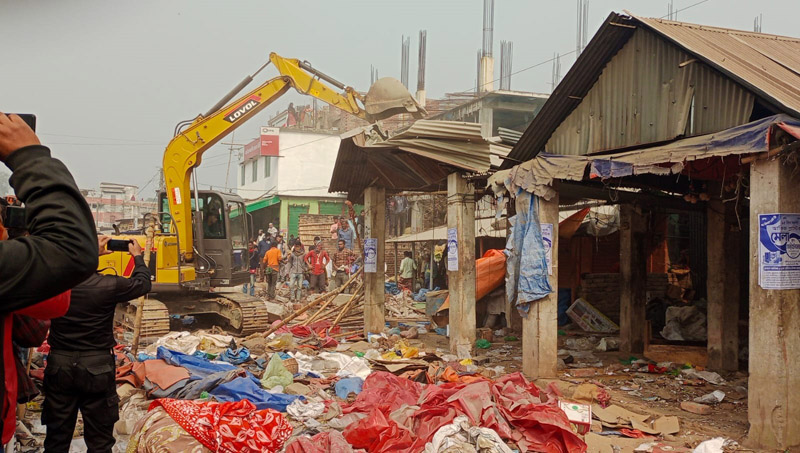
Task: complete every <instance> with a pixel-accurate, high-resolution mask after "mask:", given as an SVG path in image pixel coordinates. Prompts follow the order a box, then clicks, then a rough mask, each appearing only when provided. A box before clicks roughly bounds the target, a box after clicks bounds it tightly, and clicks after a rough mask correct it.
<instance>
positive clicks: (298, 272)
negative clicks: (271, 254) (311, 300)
mask: <svg viewBox="0 0 800 453" xmlns="http://www.w3.org/2000/svg"><path fill="white" fill-rule="evenodd" d="M303 255H304V254H303V250H302V249H301V248H300V244H298V243H295V244H294V245H293V246H292V253H291V254H290V255H289V259H288V263H287V265H286V267H287V268H288V271H289V291H290V292H289V294H290V297H291V299H292V300H293V301H295V302H296V301H298V300H300V298H301V296H302V295H303V275H304V274H305V273H306V269H307V268H308V265H307V264H306V260H305V256H303Z"/></svg>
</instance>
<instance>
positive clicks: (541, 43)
mask: <svg viewBox="0 0 800 453" xmlns="http://www.w3.org/2000/svg"><path fill="white" fill-rule="evenodd" d="M698 1H700V0H674V5H675V8H676V9H681V8H685V7H687V6H689V5H692V4H693V3H697V2H698ZM589 3H590V6H589V30H590V32H589V39H591V36H592V35H593V34H594V32H595V31H596V30H597V28H598V27H599V26H600V24H601V23H602V22H603V21H604V20H605V18H606V17H607V16H608V14H609V13H610V12H611V11H616V12H623V9H627V10H629V11H631V12H632V13H634V14H638V15H643V16H648V17H662V16H665V15H666V13H667V3H668V1H667V0H656V1H651V0H628V1H616V0H589ZM482 5H483V2H482V1H481V0H462V1H454V0H449V1H444V0H441V1H436V0H402V1H388V0H351V1H345V0H316V1H308V0H306V1H302V0H295V1H280V2H279V1H271V0H259V1H257V0H237V1H219V0H218V1H200V0H177V1H163V0H162V1H155V0H136V1H111V0H77V1H76V0H50V1H40V0H28V1H23V0H20V1H16V0H15V1H11V0H0V30H2V31H3V41H2V44H0V61H2V64H0V111H4V112H20V113H35V114H36V115H37V116H38V128H37V132H38V133H39V134H40V138H41V139H42V142H43V143H44V144H46V145H48V146H50V147H51V149H52V151H53V154H54V155H55V156H56V157H58V158H60V159H62V160H64V162H65V163H66V164H67V166H68V167H69V168H70V170H72V172H73V174H74V175H75V177H76V179H77V181H78V185H79V186H80V187H81V188H93V187H97V186H98V184H99V183H100V182H101V181H108V182H117V183H124V184H135V185H138V186H139V187H140V188H141V189H142V193H141V195H142V196H147V197H149V196H152V195H153V193H154V192H153V190H154V187H155V185H154V184H152V183H151V184H150V185H149V186H148V187H144V186H145V185H146V184H147V183H148V182H151V181H153V179H154V175H155V174H156V172H157V170H158V168H159V167H160V166H161V156H162V153H163V150H164V147H165V146H166V144H167V143H168V142H169V140H170V138H171V136H172V131H173V129H174V127H175V124H176V123H178V122H179V121H181V120H185V119H190V118H193V117H194V116H196V115H197V114H198V113H200V112H205V111H206V110H207V109H208V108H209V107H211V106H212V105H213V104H214V103H215V102H216V101H217V100H218V99H219V98H220V97H222V96H223V95H224V94H225V93H226V92H227V91H228V90H229V89H230V88H232V87H233V86H234V85H235V84H236V83H238V82H239V81H240V80H241V79H242V78H243V77H244V76H245V75H247V74H250V73H252V72H253V71H255V70H256V69H257V68H258V67H259V66H261V65H262V64H263V63H264V62H265V61H267V59H268V55H269V52H271V51H275V52H278V53H279V54H281V55H283V56H286V57H293V58H299V59H301V60H309V61H310V62H311V63H312V64H313V65H314V66H315V67H317V68H318V69H320V70H322V71H324V72H326V73H328V74H330V75H332V76H334V77H336V78H338V79H339V80H341V81H343V82H344V83H345V84H348V85H352V86H353V87H355V88H356V89H358V90H363V91H366V90H367V88H368V85H369V81H370V65H374V66H376V67H377V68H378V70H379V74H380V76H382V77H383V76H393V77H396V78H398V79H399V78H400V74H399V73H400V41H401V36H402V35H403V34H405V35H406V36H411V58H410V60H411V68H410V71H409V74H410V75H409V79H410V88H411V91H412V92H413V91H414V90H415V89H416V74H417V68H416V66H417V63H416V62H417V46H418V42H417V37H418V32H419V30H421V29H427V31H428V38H427V76H426V87H427V95H428V98H438V97H441V96H442V95H443V94H444V93H446V92H457V91H465V90H470V89H472V88H473V87H474V85H475V78H476V74H475V72H476V62H475V58H476V51H477V49H479V48H480V46H481V30H482V9H483V7H482ZM575 9H576V5H575V1H570V0H568V1H563V2H553V1H548V2H544V1H534V0H497V1H496V2H495V24H494V28H495V32H494V53H495V58H496V63H495V71H496V73H495V77H496V78H497V77H499V67H500V64H499V54H500V41H501V40H510V41H513V43H514V62H513V64H514V66H513V70H514V71H515V72H516V71H520V70H522V69H525V68H527V67H530V66H533V65H536V64H538V63H542V64H541V65H540V66H538V67H536V68H533V69H530V70H526V71H524V72H521V73H519V74H516V75H514V76H513V78H512V84H511V87H512V89H514V90H521V91H535V92H540V93H549V92H550V90H551V87H550V78H551V68H552V64H551V63H549V62H546V61H547V60H549V59H551V58H552V56H553V54H554V53H555V52H559V53H562V54H566V53H568V52H572V51H574V49H575V28H576V25H575V23H576V13H575ZM799 12H800V2H798V1H797V0H774V1H770V2H758V1H745V0H708V1H706V2H705V3H702V4H700V5H697V6H694V7H691V8H689V9H687V10H685V11H680V12H679V13H678V20H682V21H686V22H694V23H701V24H707V25H714V26H722V27H729V28H738V29H743V30H752V29H753V19H754V17H755V16H757V15H758V14H763V32H765V33H774V34H780V35H788V36H792V35H794V36H797V35H798V32H797V31H796V17H797V14H798V13H799ZM573 61H574V55H569V56H566V57H564V58H562V71H561V73H562V75H563V74H566V72H567V70H568V69H569V66H570V65H571V64H572V62H573ZM275 75H276V71H275V70H274V68H267V69H266V70H265V71H264V72H262V73H261V74H260V76H259V77H258V78H257V80H256V83H260V82H263V81H264V80H266V79H267V78H269V77H273V76H275ZM255 86H256V84H255V83H254V84H252V85H251V86H250V87H249V88H250V89H252V88H255ZM289 102H295V103H307V102H310V98H304V97H303V96H300V95H298V94H296V93H293V94H287V95H286V96H285V97H284V98H283V99H281V100H279V101H277V102H276V103H274V104H273V105H271V106H269V107H267V108H266V109H265V110H264V111H263V112H261V113H260V114H259V115H258V116H257V117H256V118H254V119H252V120H250V122H248V123H247V124H246V125H244V126H242V127H240V128H239V129H238V130H237V131H236V133H235V136H234V137H233V140H234V141H235V142H236V143H246V142H249V141H250V140H252V139H253V138H255V137H256V135H257V133H258V126H259V125H263V124H265V123H266V121H267V119H268V118H269V117H270V116H272V115H274V114H275V113H276V112H277V111H280V110H283V109H285V108H286V106H287V105H288V103H289ZM231 140H232V137H231V136H228V137H227V138H226V139H224V140H223V141H224V142H230V141H231ZM227 163H228V149H227V147H225V146H221V145H216V146H215V147H214V148H212V149H210V150H209V151H207V152H206V154H205V157H204V162H203V165H202V166H201V167H200V170H199V175H200V178H199V179H200V183H201V187H207V186H208V185H209V184H211V185H214V186H217V187H219V186H223V185H224V184H225V180H226V175H225V170H226V167H227ZM236 164H237V160H236V157H234V161H233V163H232V164H231V169H232V171H231V174H230V179H229V181H228V185H229V186H232V187H235V185H236V184H235V183H236V175H237V174H238V173H237V172H236V169H237V165H236ZM324 183H325V184H327V183H328V181H324Z"/></svg>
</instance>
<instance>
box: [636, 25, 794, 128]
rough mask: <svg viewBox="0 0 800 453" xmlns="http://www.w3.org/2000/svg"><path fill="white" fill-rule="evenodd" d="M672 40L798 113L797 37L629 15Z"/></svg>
mask: <svg viewBox="0 0 800 453" xmlns="http://www.w3.org/2000/svg"><path fill="white" fill-rule="evenodd" d="M631 17H633V18H634V19H636V20H638V21H639V22H641V23H643V24H645V25H646V26H648V27H649V28H650V29H652V30H654V31H656V32H657V33H659V34H661V35H662V36H664V37H665V38H667V39H669V40H670V41H672V42H673V43H675V44H677V45H678V46H680V47H683V48H684V49H686V51H688V52H690V53H693V54H695V55H697V56H698V57H699V58H700V59H701V60H703V61H704V62H706V63H708V64H710V65H711V66H713V67H715V68H716V69H718V70H720V71H721V72H722V73H724V74H726V75H728V76H730V77H731V78H732V79H734V80H736V81H737V82H739V83H741V84H742V85H744V86H745V87H747V88H749V89H751V90H752V91H753V92H754V93H756V94H759V95H761V96H763V97H765V98H766V99H767V100H768V101H772V103H774V104H775V105H776V107H779V108H780V109H781V110H783V111H784V112H786V113H789V114H793V115H794V116H800V89H798V86H800V39H798V38H791V37H786V36H777V35H768V34H766V33H754V32H747V31H740V30H731V29H728V28H717V27H708V26H704V25H695V24H688V23H684V22H674V21H668V20H663V19H651V18H647V17H639V16H634V15H631Z"/></svg>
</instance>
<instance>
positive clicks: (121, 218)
mask: <svg viewBox="0 0 800 453" xmlns="http://www.w3.org/2000/svg"><path fill="white" fill-rule="evenodd" d="M138 189H139V187H138V186H131V185H127V184H116V183H111V182H101V183H100V187H99V188H98V189H82V190H81V193H82V194H83V196H84V198H85V199H86V202H87V203H89V208H90V209H91V210H92V216H93V217H94V223H95V225H96V226H97V230H98V231H102V232H107V231H111V230H112V229H113V225H117V226H118V227H119V228H120V230H122V231H125V230H129V229H134V228H138V227H139V223H140V222H141V219H142V216H143V215H144V214H145V213H147V212H152V211H153V210H155V206H156V203H155V201H154V200H142V199H137V198H136V196H137V193H138Z"/></svg>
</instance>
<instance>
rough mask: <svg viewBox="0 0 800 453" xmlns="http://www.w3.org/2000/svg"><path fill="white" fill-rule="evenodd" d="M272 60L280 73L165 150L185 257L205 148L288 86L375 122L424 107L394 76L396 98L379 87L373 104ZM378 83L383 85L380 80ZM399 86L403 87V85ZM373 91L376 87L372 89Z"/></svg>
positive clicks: (290, 62)
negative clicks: (196, 170)
mask: <svg viewBox="0 0 800 453" xmlns="http://www.w3.org/2000/svg"><path fill="white" fill-rule="evenodd" d="M269 60H270V62H271V63H272V64H273V65H274V66H275V67H276V68H277V69H278V71H279V72H280V74H281V75H280V76H278V77H275V78H273V79H270V80H268V81H266V82H264V83H263V84H262V85H260V86H259V87H257V88H256V89H254V90H251V91H250V92H248V93H247V94H245V95H243V96H241V97H239V98H238V99H236V100H235V101H233V102H230V103H227V105H225V106H222V107H221V108H218V109H216V110H215V111H213V112H210V113H209V114H207V115H198V117H197V118H196V119H195V120H194V121H193V122H192V123H191V125H190V126H189V127H187V128H186V129H184V130H181V131H180V132H179V133H178V134H177V135H176V136H175V137H174V138H173V139H172V140H171V141H170V143H169V144H168V145H167V148H166V150H165V151H164V162H163V166H164V178H165V182H166V189H167V200H168V203H169V208H170V213H171V214H172V218H173V219H174V228H175V231H176V232H177V236H178V247H179V250H180V254H182V256H183V258H184V261H186V262H188V261H192V259H193V257H194V253H195V251H194V246H193V244H194V232H193V230H192V212H191V198H192V192H191V191H192V187H191V186H190V183H191V176H192V170H193V169H194V168H196V167H198V166H199V165H200V164H201V162H202V158H203V152H205V151H206V150H207V149H208V148H210V147H211V146H213V145H214V144H215V143H217V142H219V141H220V140H221V139H222V138H224V137H225V136H226V135H228V134H230V133H231V132H233V131H234V130H235V129H236V128H237V127H239V126H241V125H242V124H244V123H245V122H246V121H247V120H249V119H250V118H252V117H253V116H255V115H256V114H257V113H258V112H260V111H261V110H263V109H264V108H266V107H267V106H268V105H270V104H272V103H273V102H274V101H275V100H276V99H278V98H279V97H281V96H282V95H283V94H284V93H286V92H287V91H288V90H289V88H294V89H295V90H297V91H298V92H300V93H303V94H307V95H309V96H314V97H315V98H317V99H320V100H322V101H325V102H327V103H328V104H330V105H332V106H334V107H336V108H338V109H341V110H343V111H345V112H347V113H350V114H352V115H355V116H357V117H359V118H361V119H364V120H366V121H370V122H372V121H375V120H379V119H383V118H387V117H388V116H392V115H395V114H397V113H400V112H399V111H398V109H397V107H398V106H400V107H401V109H404V111H405V112H408V113H411V114H413V115H415V116H417V117H420V116H421V115H422V114H424V112H425V111H424V109H423V108H422V107H420V106H419V105H417V104H416V101H415V100H414V99H413V98H412V97H411V95H410V94H408V93H407V91H405V90H404V89H403V90H397V89H396V86H397V84H399V82H397V83H395V82H396V80H394V79H388V78H387V79H386V82H388V84H387V85H386V86H388V87H391V88H390V89H389V90H388V92H390V95H389V96H388V97H389V98H391V99H390V100H389V102H387V101H386V98H387V95H386V93H387V90H386V89H384V90H377V91H376V93H378V92H380V93H381V95H380V97H381V98H380V99H378V96H377V95H376V96H375V97H376V99H375V101H376V105H379V106H378V107H370V105H369V99H368V97H369V96H370V95H369V94H368V95H367V97H366V98H365V97H364V96H362V95H361V94H359V93H358V92H357V91H355V90H354V89H353V88H351V87H348V86H345V85H344V84H342V83H341V82H338V81H336V80H335V79H333V78H332V77H330V76H328V75H326V74H324V73H322V72H320V71H317V70H315V69H314V68H312V67H311V65H310V64H308V63H307V62H301V61H300V60H297V59H290V58H283V57H281V56H279V55H278V54H276V53H274V52H273V53H271V54H270V56H269ZM246 80H247V79H246ZM381 80H383V79H381ZM323 81H326V82H328V83H331V84H332V85H335V86H336V87H337V88H339V89H340V90H341V92H338V91H336V90H334V89H332V88H330V87H329V86H328V85H326V84H325V83H323ZM379 83H380V81H379ZM376 85H378V84H377V83H376ZM400 86H401V87H402V85H400ZM372 92H373V90H372V89H371V90H370V93H372ZM362 104H363V106H362ZM383 106H385V107H383ZM381 110H385V111H386V113H385V114H382V111H381ZM196 182H197V181H195V184H196ZM195 189H196V187H195ZM198 218H199V216H198ZM197 227H198V228H199V230H198V231H202V225H197Z"/></svg>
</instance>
